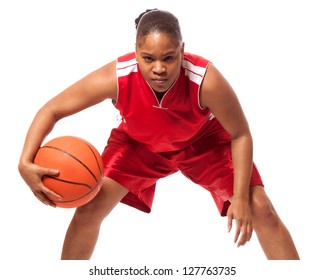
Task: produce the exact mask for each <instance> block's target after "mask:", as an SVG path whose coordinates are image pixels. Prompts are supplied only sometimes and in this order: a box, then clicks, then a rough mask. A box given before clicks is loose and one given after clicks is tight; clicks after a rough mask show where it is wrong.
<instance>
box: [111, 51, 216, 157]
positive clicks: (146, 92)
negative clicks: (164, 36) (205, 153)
mask: <svg viewBox="0 0 325 280" xmlns="http://www.w3.org/2000/svg"><path fill="white" fill-rule="evenodd" d="M208 65H209V61H208V60H206V59H204V58H202V57H200V56H197V55H193V54H189V53H185V54H184V59H183V61H182V66H181V70H180V74H179V76H178V78H177V80H176V81H175V83H174V84H173V86H172V87H171V88H170V89H169V90H168V91H167V92H166V93H165V95H164V97H163V98H162V100H161V101H160V102H159V101H158V99H157V97H156V95H155V93H154V91H153V90H152V89H151V87H150V86H149V85H148V83H147V82H146V80H145V79H144V78H143V76H142V75H141V72H140V69H139V66H138V64H137V61H136V59H135V53H129V54H126V55H124V56H121V57H119V58H118V60H117V78H118V97H117V102H116V105H115V106H116V108H117V109H118V110H119V111H120V114H121V117H122V122H121V124H120V126H119V129H120V130H123V131H124V132H126V133H127V134H128V135H129V136H130V137H131V138H133V139H135V140H137V141H138V142H141V143H144V144H146V145H147V147H148V148H149V149H150V150H151V151H153V152H167V151H174V150H180V149H183V148H185V147H187V146H188V145H190V144H191V143H193V142H194V141H195V140H196V139H197V138H198V137H200V136H202V133H207V132H208V131H209V130H210V129H212V128H211V127H212V126H211V124H208V123H211V122H210V121H209V120H211V114H210V112H209V110H208V109H207V108H202V107H201V106H200V104H199V91H200V86H201V83H202V81H203V78H204V75H205V72H206V69H207V66H208ZM213 122H214V129H215V128H216V127H215V125H216V123H218V122H217V121H216V120H215V119H214V121H213ZM215 122H216V123H215ZM207 130H208V131H207Z"/></svg>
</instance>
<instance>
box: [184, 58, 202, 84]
mask: <svg viewBox="0 0 325 280" xmlns="http://www.w3.org/2000/svg"><path fill="white" fill-rule="evenodd" d="M182 66H183V67H184V68H185V75H186V76H188V77H189V78H190V80H191V81H192V82H194V83H196V84H197V85H199V86H200V85H201V83H202V80H203V77H204V74H205V72H206V68H205V67H201V66H195V65H194V64H193V63H191V62H189V61H188V60H183V62H182Z"/></svg>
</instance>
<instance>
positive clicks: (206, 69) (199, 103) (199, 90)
mask: <svg viewBox="0 0 325 280" xmlns="http://www.w3.org/2000/svg"><path fill="white" fill-rule="evenodd" d="M210 64H212V62H211V61H209V62H208V64H207V65H206V67H205V72H204V75H203V78H202V83H201V84H200V85H199V88H198V91H197V104H198V106H199V108H200V109H201V110H206V109H207V107H202V105H201V102H200V95H201V86H202V84H203V82H204V78H205V75H206V73H207V71H208V67H209V65H210Z"/></svg>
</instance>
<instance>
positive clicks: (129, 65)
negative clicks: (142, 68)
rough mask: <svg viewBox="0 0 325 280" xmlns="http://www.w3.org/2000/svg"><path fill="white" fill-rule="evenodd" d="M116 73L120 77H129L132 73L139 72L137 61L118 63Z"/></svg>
mask: <svg viewBox="0 0 325 280" xmlns="http://www.w3.org/2000/svg"><path fill="white" fill-rule="evenodd" d="M116 72H117V76H118V77H123V76H127V75H129V74H130V73H132V72H138V67H137V61H136V59H135V58H134V59H131V60H128V61H123V62H117V64H116Z"/></svg>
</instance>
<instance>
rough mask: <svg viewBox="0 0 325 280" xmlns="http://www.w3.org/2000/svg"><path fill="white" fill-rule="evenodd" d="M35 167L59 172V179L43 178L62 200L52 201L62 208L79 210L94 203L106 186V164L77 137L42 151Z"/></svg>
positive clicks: (50, 144) (55, 142) (55, 141)
mask: <svg viewBox="0 0 325 280" xmlns="http://www.w3.org/2000/svg"><path fill="white" fill-rule="evenodd" d="M34 163H35V164H37V165H39V166H42V167H47V168H52V169H57V170H59V171H60V173H59V174H58V175H56V176H44V177H43V179H42V180H43V184H44V185H45V186H46V187H47V188H49V189H51V190H52V191H54V192H55V193H57V194H59V195H60V196H61V197H62V200H54V199H51V198H50V197H49V198H50V199H51V200H52V201H53V202H54V203H55V204H56V205H57V206H58V207H63V208H73V207H79V206H81V205H84V204H86V203H87V202H89V201H90V200H92V199H93V198H94V197H95V196H96V194H97V193H98V192H99V190H100V187H101V185H102V182H103V170H104V168H103V161H102V158H101V156H100V154H99V153H98V151H97V150H96V148H95V147H94V146H93V145H92V144H90V143H89V142H88V141H86V140H84V139H81V138H79V137H74V136H61V137H58V138H54V139H52V140H50V141H49V142H47V143H46V144H44V145H43V146H42V147H41V148H39V150H38V152H37V154H36V156H35V159H34Z"/></svg>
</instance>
